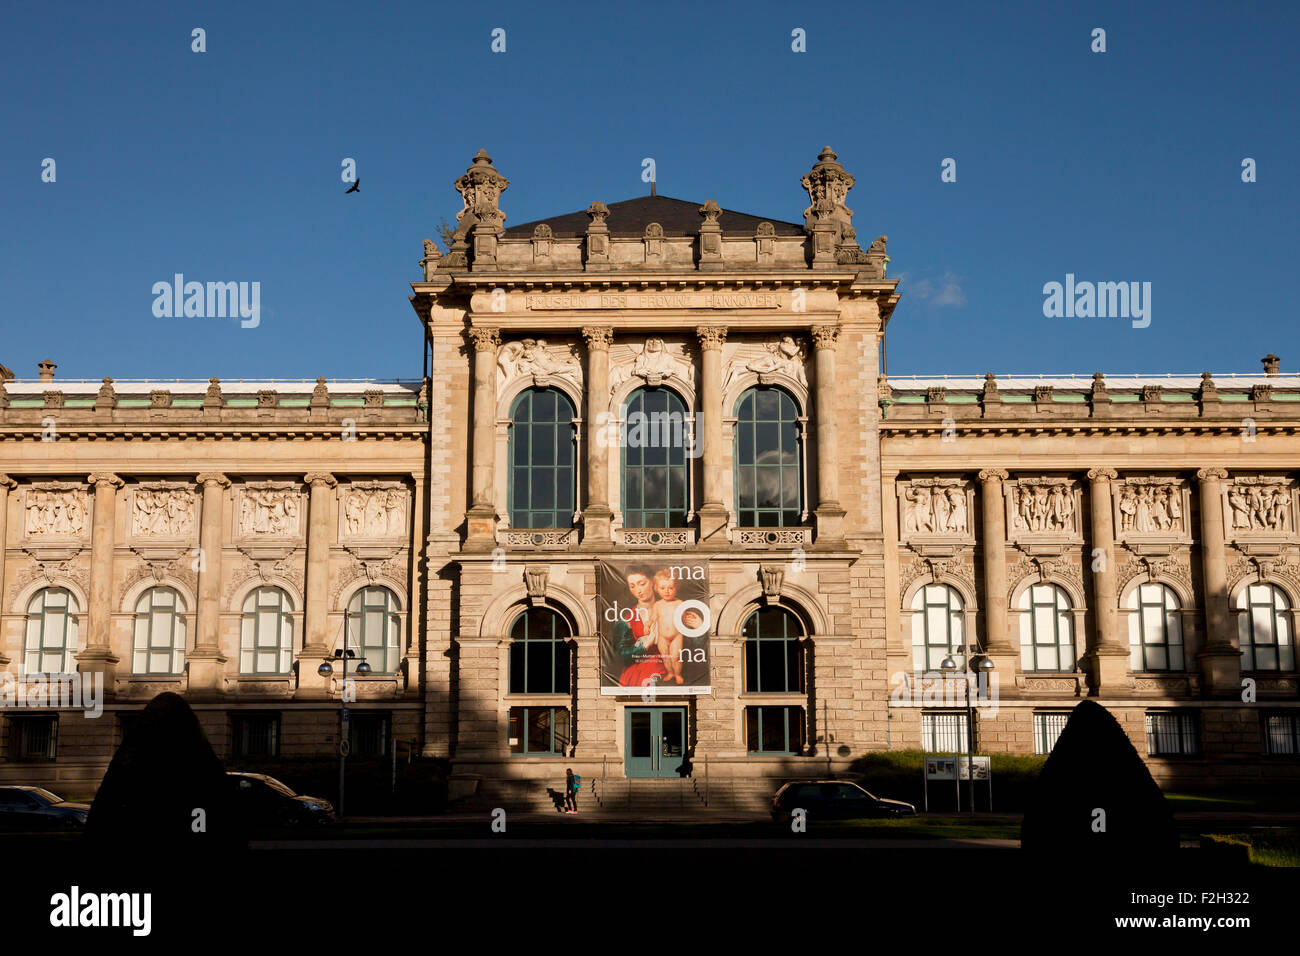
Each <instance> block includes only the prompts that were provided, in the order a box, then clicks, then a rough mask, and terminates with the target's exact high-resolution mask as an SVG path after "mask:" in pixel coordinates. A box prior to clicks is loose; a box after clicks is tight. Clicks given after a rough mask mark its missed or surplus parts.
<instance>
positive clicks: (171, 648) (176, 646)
mask: <svg viewBox="0 0 1300 956" xmlns="http://www.w3.org/2000/svg"><path fill="white" fill-rule="evenodd" d="M163 593H170V594H171V595H172V604H171V606H170V612H171V643H170V644H169V645H168V644H155V643H154V639H153V638H154V622H155V614H156V612H158V611H159V610H165V609H167V605H160V604H158V603H157V602H156V600H155V599H156V597H157V596H158V595H160V594H163ZM146 600H148V602H149V606H148V608H147V609H146V610H144V611H141V609H140V606H141V604H143V603H144V602H145V601H146ZM188 614H189V608H188V606H187V605H186V603H185V598H184V596H183V595H182V594H181V592H180V591H179V590H177V589H176V588H175V587H172V586H171V585H169V584H156V585H153V586H151V587H148V588H145V589H144V590H143V591H142V592H140V595H139V597H137V598H136V599H135V610H134V611H133V612H132V617H131V673H132V675H133V676H137V677H162V678H168V677H170V678H177V677H180V676H182V675H183V674H184V673H185V663H186V657H187V654H186V652H187V651H188V650H189V628H188V626H187V623H188V622H187V617H188ZM141 624H144V625H145V626H146V630H145V642H144V644H143V645H141V643H140V626H141ZM163 653H166V654H167V655H168V657H167V660H168V666H169V668H170V669H169V670H165V671H164V670H154V669H153V658H154V656H155V655H158V654H163ZM142 655H143V660H144V667H143V668H142V667H140V666H139V663H140V660H141V656H142Z"/></svg>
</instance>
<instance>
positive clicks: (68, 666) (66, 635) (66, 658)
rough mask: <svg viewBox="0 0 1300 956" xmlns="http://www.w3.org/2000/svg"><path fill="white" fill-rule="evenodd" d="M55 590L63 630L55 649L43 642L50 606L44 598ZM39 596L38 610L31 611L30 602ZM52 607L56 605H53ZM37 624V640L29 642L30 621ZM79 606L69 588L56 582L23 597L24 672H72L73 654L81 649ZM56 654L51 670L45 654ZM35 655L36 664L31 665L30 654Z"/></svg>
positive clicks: (73, 664) (47, 655) (73, 671)
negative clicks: (57, 666) (56, 661)
mask: <svg viewBox="0 0 1300 956" xmlns="http://www.w3.org/2000/svg"><path fill="white" fill-rule="evenodd" d="M55 594H61V595H63V597H64V604H63V630H62V643H60V644H59V645H58V647H57V649H55V648H53V647H50V646H48V645H47V644H46V642H45V639H46V622H47V618H48V616H49V615H48V614H47V611H48V610H49V609H50V608H51V605H49V604H48V598H49V597H50V596H52V595H55ZM38 599H39V600H40V602H41V606H40V609H39V610H38V611H36V612H35V613H34V612H33V605H34V604H35V603H36V601H37V600H38ZM53 607H57V605H54V606H53ZM33 624H36V625H37V632H36V633H37V638H38V641H37V644H36V645H35V647H33V646H32V625H33ZM80 645H81V606H80V604H79V603H78V601H77V596H76V595H75V594H73V593H72V591H71V590H70V589H69V588H65V587H61V586H59V585H51V586H50V587H44V588H41V589H40V590H38V591H37V592H36V593H35V594H33V595H32V596H31V597H30V598H28V599H27V607H26V610H25V611H24V619H23V672H24V673H26V674H73V673H76V670H77V654H79V653H80V652H81V646H80ZM53 655H57V656H58V658H59V664H60V669H59V670H55V671H51V670H47V669H46V667H45V664H46V663H47V661H46V658H47V657H49V656H53ZM33 656H35V659H36V664H37V666H36V667H32V666H31V660H32V657H33Z"/></svg>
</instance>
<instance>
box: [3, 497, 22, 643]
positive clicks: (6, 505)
mask: <svg viewBox="0 0 1300 956" xmlns="http://www.w3.org/2000/svg"><path fill="white" fill-rule="evenodd" d="M17 484H18V483H17V482H16V481H14V480H13V479H12V478H10V477H9V476H8V475H4V474H0V594H4V593H6V592H5V550H6V547H7V546H8V543H9V520H8V519H9V489H10V488H13V487H15V486H16V485H17ZM8 663H9V658H7V657H5V649H4V645H3V643H0V668H3V667H4V666H5V665H6V664H8Z"/></svg>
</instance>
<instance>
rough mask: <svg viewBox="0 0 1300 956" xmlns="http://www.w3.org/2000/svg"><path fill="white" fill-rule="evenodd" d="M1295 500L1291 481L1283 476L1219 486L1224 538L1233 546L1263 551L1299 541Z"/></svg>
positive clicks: (1245, 477)
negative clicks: (1221, 487)
mask: <svg viewBox="0 0 1300 956" xmlns="http://www.w3.org/2000/svg"><path fill="white" fill-rule="evenodd" d="M1296 497H1297V492H1296V483H1295V481H1294V480H1293V479H1291V478H1289V477H1287V476H1284V475H1239V476H1236V477H1233V478H1229V479H1228V480H1227V481H1226V482H1224V484H1223V534H1224V538H1225V539H1226V540H1227V541H1229V542H1231V543H1233V544H1237V545H1241V546H1247V547H1249V546H1252V545H1256V546H1262V547H1264V548H1268V547H1270V546H1277V545H1282V544H1293V543H1296V542H1298V541H1300V535H1297V533H1296V522H1295V518H1296V511H1297V500H1296ZM1250 550H1256V549H1255V548H1250Z"/></svg>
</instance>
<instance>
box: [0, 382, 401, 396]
mask: <svg viewBox="0 0 1300 956" xmlns="http://www.w3.org/2000/svg"><path fill="white" fill-rule="evenodd" d="M102 384H103V382H102V380H101V379H86V378H82V379H73V378H56V379H54V380H53V381H51V382H42V381H39V380H37V379H14V380H11V381H8V382H5V383H4V385H5V391H7V392H8V393H9V394H10V395H40V394H41V393H42V392H47V391H61V392H68V393H72V392H97V391H99V388H100V386H101V385H102ZM420 384H421V383H420V382H419V381H387V382H376V381H371V380H370V379H361V380H337V379H326V381H325V387H326V388H328V389H329V391H330V393H331V394H334V395H347V394H357V395H360V394H362V393H363V392H367V391H380V392H383V393H384V394H386V395H404V394H408V393H410V394H414V393H416V392H418V391H419V390H420ZM219 387H220V388H221V392H222V394H223V395H256V394H257V393H258V392H260V391H263V390H272V391H277V392H284V393H293V392H306V393H308V394H310V393H311V392H312V391H313V390H314V389H315V388H316V382H315V380H314V379H312V380H308V379H290V380H285V379H264V380H259V381H244V380H242V379H241V380H239V381H236V380H234V379H223V380H222V381H221V383H220V386H219ZM155 390H160V391H168V392H171V393H172V394H173V395H203V394H204V393H206V392H207V390H208V380H207V379H133V380H128V379H115V380H114V381H113V391H114V392H116V393H117V394H118V395H146V396H147V395H148V394H149V393H150V392H152V391H155Z"/></svg>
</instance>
